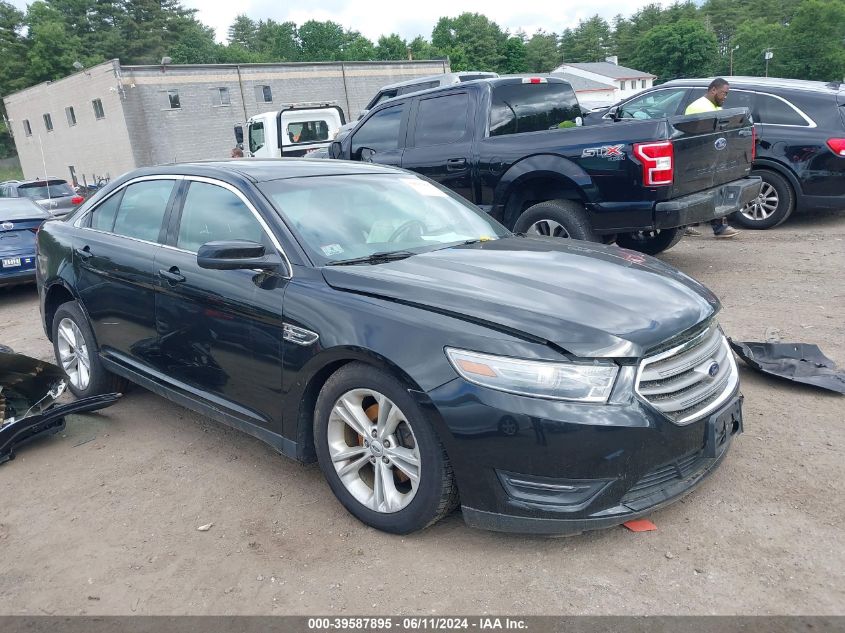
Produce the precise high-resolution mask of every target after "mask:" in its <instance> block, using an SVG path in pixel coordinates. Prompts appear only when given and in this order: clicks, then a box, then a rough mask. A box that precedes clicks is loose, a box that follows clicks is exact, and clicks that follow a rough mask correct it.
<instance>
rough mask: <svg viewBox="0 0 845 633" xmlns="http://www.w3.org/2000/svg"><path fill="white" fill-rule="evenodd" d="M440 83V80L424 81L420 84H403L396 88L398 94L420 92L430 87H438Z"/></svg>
mask: <svg viewBox="0 0 845 633" xmlns="http://www.w3.org/2000/svg"><path fill="white" fill-rule="evenodd" d="M439 85H440V82H439V81H423V82H422V83H418V84H411V85H410V86H402V87H401V88H398V89H397V90H396V94H397V95H407V94H411V93H412V92H419V91H420V90H428V89H429V88H437V86H439Z"/></svg>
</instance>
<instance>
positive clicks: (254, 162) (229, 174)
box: [114, 158, 409, 184]
mask: <svg viewBox="0 0 845 633" xmlns="http://www.w3.org/2000/svg"><path fill="white" fill-rule="evenodd" d="M364 174H404V175H409V174H408V172H406V171H405V170H403V169H399V168H397V167H389V166H386V165H377V164H374V163H360V162H353V161H345V160H321V159H316V158H307V159H306V158H270V159H266V158H237V159H232V160H217V161H197V162H192V163H177V164H173V165H158V166H155V167H143V168H141V169H136V170H135V171H131V172H129V173H126V174H124V175H123V176H121V177H120V179H119V180H118V181H114V182H115V183H116V184H119V183H121V182H125V181H127V180H131V179H132V178H138V177H141V176H153V175H174V176H180V175H181V176H207V177H211V178H220V179H222V180H231V179H232V178H236V179H237V178H242V179H245V180H248V181H251V182H267V181H271V180H286V179H290V178H313V177H316V176H342V175H364Z"/></svg>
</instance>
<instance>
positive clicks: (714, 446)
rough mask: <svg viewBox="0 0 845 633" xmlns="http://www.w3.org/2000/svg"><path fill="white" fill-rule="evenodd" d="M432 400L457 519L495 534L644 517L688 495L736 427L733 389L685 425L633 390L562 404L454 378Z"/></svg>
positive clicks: (737, 404)
mask: <svg viewBox="0 0 845 633" xmlns="http://www.w3.org/2000/svg"><path fill="white" fill-rule="evenodd" d="M429 396H430V397H432V404H433V405H434V409H436V411H437V413H439V416H440V420H439V421H440V422H442V423H444V424H445V425H446V427H447V429H448V433H447V434H445V437H446V438H447V439H446V440H445V443H446V444H447V446H446V448H447V452H448V453H449V455H450V457H451V461H452V466H453V468H454V470H455V475H456V477H457V479H458V488H459V489H460V491H461V503H462V511H463V514H464V520H465V522H466V523H467V525H469V526H471V527H477V528H482V529H487V530H494V531H504V532H517V533H531V534H554V535H566V534H577V533H580V532H583V531H585V530H592V529H598V528H605V527H611V526H614V525H618V524H620V523H624V522H625V521H629V520H631V519H635V518H638V517H641V516H644V515H646V514H649V513H651V512H653V511H655V510H656V509H658V508H661V507H663V506H665V505H668V504H670V503H672V502H674V501H676V500H677V499H679V498H681V497H683V496H684V495H686V494H687V493H689V492H690V491H692V490H693V489H694V488H695V487H696V486H697V485H698V484H700V483H701V482H702V481H703V480H704V479H705V478H706V477H707V476H708V475H710V474H711V473H712V472H714V471H715V469H716V468H717V467H718V465H719V464H720V463H721V462H722V460H723V459H724V458H725V455H726V454H727V452H728V449H729V447H730V444H731V441H732V439H733V437H734V436H735V435H737V434H739V433H741V432H742V396H741V395H740V394H739V392H738V390H737V391H736V392H734V393H733V395H732V396H731V398H730V399H729V400H728V401H727V402H726V403H725V404H724V405H723V406H722V407H720V408H719V409H718V410H717V411H716V412H714V413H713V414H712V415H710V416H708V417H706V418H705V419H702V420H698V421H695V422H693V423H690V424H687V425H684V426H679V425H676V424H674V423H672V422H671V421H670V420H668V419H667V418H666V417H665V416H663V415H662V414H661V413H659V412H658V411H656V410H655V409H654V408H652V407H651V405H649V404H648V403H646V402H644V401H642V400H640V399H639V398H637V397H633V396H632V397H631V398H630V400H629V401H628V402H625V403H621V404H608V405H584V404H575V403H562V402H552V401H544V400H539V399H533V398H522V397H514V396H510V395H508V394H501V393H497V392H492V391H490V390H484V389H481V388H475V387H474V386H472V385H468V384H467V383H464V382H463V381H461V380H456V381H453V382H451V383H448V384H447V385H444V386H442V387H440V388H439V389H437V390H435V391H434V392H432V393H430V394H429ZM441 436H444V434H441Z"/></svg>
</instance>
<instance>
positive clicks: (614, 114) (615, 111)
mask: <svg viewBox="0 0 845 633" xmlns="http://www.w3.org/2000/svg"><path fill="white" fill-rule="evenodd" d="M602 118H603V119H610V120H611V121H618V120H619V108H611V109H610V110H608V111H607V114H605V115H604V116H603V117H602Z"/></svg>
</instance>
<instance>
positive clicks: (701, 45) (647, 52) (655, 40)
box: [633, 20, 719, 81]
mask: <svg viewBox="0 0 845 633" xmlns="http://www.w3.org/2000/svg"><path fill="white" fill-rule="evenodd" d="M718 55H719V45H718V42H717V41H716V36H715V35H714V34H713V33H712V31H709V30H708V29H707V28H706V27H705V26H704V24H703V23H702V22H701V21H699V20H680V21H678V22H676V23H675V24H672V25H668V24H667V25H664V26H656V27H654V28H653V29H651V30H650V31H649V32H648V33H646V34H645V35H644V36H643V37H642V38H641V39H640V43H639V45H638V47H637V53H636V56H635V58H634V60H633V62H634V65H635V68H638V69H640V70H645V71H647V72H650V73H652V74H654V75H657V77H658V78H659V79H660V80H663V81H665V80H668V79H675V78H678V77H707V76H708V75H709V74H710V73H711V72H712V69H713V68H714V66H715V65H716V64H717V63H718Z"/></svg>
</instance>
